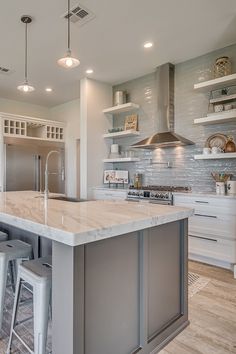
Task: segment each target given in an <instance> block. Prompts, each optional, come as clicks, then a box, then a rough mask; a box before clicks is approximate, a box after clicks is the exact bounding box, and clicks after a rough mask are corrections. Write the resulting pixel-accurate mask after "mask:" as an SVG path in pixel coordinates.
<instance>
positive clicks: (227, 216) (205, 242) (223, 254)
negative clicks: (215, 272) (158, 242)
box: [174, 194, 236, 277]
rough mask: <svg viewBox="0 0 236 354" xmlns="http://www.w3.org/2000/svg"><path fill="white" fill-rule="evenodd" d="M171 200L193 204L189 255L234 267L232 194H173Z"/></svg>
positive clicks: (235, 244)
mask: <svg viewBox="0 0 236 354" xmlns="http://www.w3.org/2000/svg"><path fill="white" fill-rule="evenodd" d="M174 204H175V205H176V206H184V207H190V208H194V210H195V211H194V215H193V216H192V217H190V219H189V258H190V259H194V260H199V261H203V262H205V263H209V264H214V265H218V266H222V267H225V268H230V269H234V276H235V277H236V198H230V197H216V196H214V197H203V196H198V195H192V194H189V195H187V194H186V195H178V194H177V195H175V196H174Z"/></svg>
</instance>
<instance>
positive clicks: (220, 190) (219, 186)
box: [216, 182, 225, 194]
mask: <svg viewBox="0 0 236 354" xmlns="http://www.w3.org/2000/svg"><path fill="white" fill-rule="evenodd" d="M216 194H225V182H216Z"/></svg>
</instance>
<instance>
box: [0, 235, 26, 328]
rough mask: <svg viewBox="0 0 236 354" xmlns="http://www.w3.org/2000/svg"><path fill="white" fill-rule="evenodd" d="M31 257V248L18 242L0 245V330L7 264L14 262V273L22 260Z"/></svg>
mask: <svg viewBox="0 0 236 354" xmlns="http://www.w3.org/2000/svg"><path fill="white" fill-rule="evenodd" d="M31 257H32V246H31V245H29V244H28V243H25V242H23V241H20V240H11V241H4V242H1V243H0V329H2V320H3V309H4V299H5V292H6V286H7V272H8V267H9V264H10V263H12V262H13V261H15V263H16V272H17V269H18V266H19V264H20V263H21V262H22V261H23V260H29V259H30V258H31Z"/></svg>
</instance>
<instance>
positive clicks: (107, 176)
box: [103, 170, 129, 184]
mask: <svg viewBox="0 0 236 354" xmlns="http://www.w3.org/2000/svg"><path fill="white" fill-rule="evenodd" d="M128 182H129V172H128V171H122V170H105V171H104V177H103V183H104V184H112V183H114V184H128Z"/></svg>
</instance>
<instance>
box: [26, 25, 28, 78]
mask: <svg viewBox="0 0 236 354" xmlns="http://www.w3.org/2000/svg"><path fill="white" fill-rule="evenodd" d="M27 26H28V24H27V23H26V24H25V81H26V82H27V81H28V79H27V77H28V72H27V68H28V27H27Z"/></svg>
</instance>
